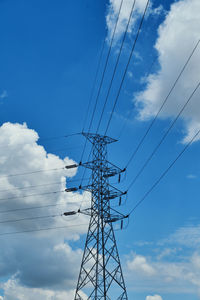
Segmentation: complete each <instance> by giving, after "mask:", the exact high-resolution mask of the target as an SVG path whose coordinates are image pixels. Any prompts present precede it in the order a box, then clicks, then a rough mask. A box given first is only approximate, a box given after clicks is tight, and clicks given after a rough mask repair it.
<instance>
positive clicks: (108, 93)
mask: <svg viewBox="0 0 200 300" xmlns="http://www.w3.org/2000/svg"><path fill="white" fill-rule="evenodd" d="M135 2H136V0H134V1H133V4H132V8H131V12H130V14H129V19H128V22H127V24H126V30H125V32H124V35H123V39H122V43H121V47H120V50H119V53H118V57H117V61H116V63H115V67H114V70H113V74H112V78H111V81H110V85H109V88H108V92H107V95H106V99H105V102H104V105H103V109H102V112H101V116H100V119H99V123H98V125H97V130H96V133H97V132H98V130H99V127H100V124H101V121H102V118H103V114H104V111H105V108H106V104H107V101H108V97H109V95H110V91H111V87H112V84H113V80H114V77H115V73H116V71H117V67H118V64H119V60H120V57H121V53H122V49H123V46H124V42H125V39H126V35H127V32H128V28H129V25H130V21H131V17H132V14H133V10H134V7H135Z"/></svg>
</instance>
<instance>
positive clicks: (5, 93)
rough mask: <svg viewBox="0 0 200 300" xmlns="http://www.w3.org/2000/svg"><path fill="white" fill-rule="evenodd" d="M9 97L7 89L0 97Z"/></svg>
mask: <svg viewBox="0 0 200 300" xmlns="http://www.w3.org/2000/svg"><path fill="white" fill-rule="evenodd" d="M7 97H8V92H7V91H6V90H4V91H3V92H2V93H1V94H0V99H4V98H7Z"/></svg>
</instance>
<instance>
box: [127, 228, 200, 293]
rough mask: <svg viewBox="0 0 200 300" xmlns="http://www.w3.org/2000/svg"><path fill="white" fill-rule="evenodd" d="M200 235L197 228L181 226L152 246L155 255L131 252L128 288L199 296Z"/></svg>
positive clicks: (128, 262)
mask: <svg viewBox="0 0 200 300" xmlns="http://www.w3.org/2000/svg"><path fill="white" fill-rule="evenodd" d="M199 232H200V230H199V226H198V225H197V226H190V228H188V227H182V228H180V229H178V230H176V231H175V232H174V233H173V234H171V235H170V236H169V237H168V238H166V239H165V240H162V241H160V242H158V243H157V244H155V245H154V246H153V245H152V249H151V250H152V255H148V257H147V256H145V255H140V254H133V253H130V255H129V258H128V259H127V269H126V276H127V279H128V285H130V286H132V287H133V289H134V290H137V291H138V290H140V291H141V290H143V291H147V292H148V293H153V292H155V291H157V292H158V293H177V294H193V295H196V296H197V297H200V294H199V291H200V252H199V238H200V234H199ZM172 245H173V246H172ZM191 246H192V247H193V248H192V249H191ZM163 247H164V248H163ZM149 297H153V296H149ZM188 298H189V297H188ZM147 299H148V298H147ZM149 299H151V298H149ZM152 299H154V298H152ZM198 299H199V298H198Z"/></svg>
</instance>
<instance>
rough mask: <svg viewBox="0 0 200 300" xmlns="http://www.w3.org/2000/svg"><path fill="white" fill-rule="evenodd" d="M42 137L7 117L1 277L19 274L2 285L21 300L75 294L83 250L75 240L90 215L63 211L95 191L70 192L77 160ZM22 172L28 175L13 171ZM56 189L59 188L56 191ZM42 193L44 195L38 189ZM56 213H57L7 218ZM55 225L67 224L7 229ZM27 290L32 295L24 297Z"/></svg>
mask: <svg viewBox="0 0 200 300" xmlns="http://www.w3.org/2000/svg"><path fill="white" fill-rule="evenodd" d="M38 138H39V137H38V134H37V133H36V132H35V131H34V130H31V129H29V128H28V127H27V125H26V124H12V123H5V124H3V125H2V126H1V127H0V145H1V147H0V240H1V247H0V277H1V278H11V277H12V278H13V276H14V279H13V280H11V279H9V280H8V282H6V283H5V284H4V285H3V287H1V288H3V290H4V291H5V296H4V297H3V300H11V299H16V297H15V296H14V295H15V291H17V293H18V294H19V295H18V294H17V295H18V298H17V299H19V300H21V299H25V298H26V299H32V298H34V297H33V296H32V295H35V298H37V299H52V297H53V299H58V300H59V299H61V298H62V299H63V298H65V299H72V298H73V297H72V296H69V295H72V294H70V293H72V290H73V289H74V287H75V284H76V281H77V277H78V271H79V267H80V260H81V257H82V250H81V249H73V248H72V247H71V246H70V241H71V240H77V239H79V237H80V235H81V234H83V233H86V231H87V223H88V217H86V216H84V215H80V216H75V217H70V218H68V219H66V217H62V216H61V214H62V213H63V212H64V211H68V210H78V208H79V206H80V202H82V205H83V207H86V206H87V205H88V203H89V200H90V195H89V193H83V194H80V193H66V192H64V189H65V187H66V186H68V182H69V180H70V178H71V177H73V176H74V175H75V174H76V171H77V170H76V169H69V170H67V169H65V166H66V165H69V164H72V163H75V162H74V161H73V160H72V159H70V158H68V157H65V158H64V159H60V158H59V157H58V156H56V155H54V154H51V153H47V152H46V150H45V149H44V147H43V146H41V145H39V144H38ZM52 169H54V170H52ZM38 170H44V172H37V171H38ZM49 170H50V171H49ZM31 172H33V173H32V174H26V173H31ZM34 172H36V173H34ZM21 173H24V174H26V175H18V176H13V175H16V174H21ZM54 183H56V184H54ZM35 186H37V187H35ZM55 191H57V192H58V193H53V192H55ZM60 191H62V192H60ZM51 192H52V193H51ZM40 193H41V194H43V195H40V196H39V195H37V194H40ZM30 195H32V196H30ZM47 205H48V207H44V208H40V209H39V208H37V209H30V210H25V208H30V207H40V206H47ZM21 209H23V210H21ZM12 210H14V211H12ZM54 215H56V217H52V218H45V219H37V220H24V221H16V222H9V223H4V222H5V221H7V220H18V219H23V218H34V217H40V216H54ZM54 227H63V229H60V230H47V231H36V232H32V233H26V234H18V235H3V234H4V233H8V232H11V233H12V232H21V231H29V230H40V229H41V228H42V229H43V228H44V229H45V228H54ZM43 290H44V291H43ZM55 291H56V292H55ZM63 291H65V292H63ZM63 293H64V294H63ZM67 293H69V294H68V296H66V297H65V295H67ZM23 294H25V295H28V296H26V297H25V298H23ZM31 297H32V298H31ZM67 297H68V298H67Z"/></svg>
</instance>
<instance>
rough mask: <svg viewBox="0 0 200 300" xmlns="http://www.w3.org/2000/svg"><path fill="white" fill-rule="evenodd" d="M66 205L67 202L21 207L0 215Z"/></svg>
mask: <svg viewBox="0 0 200 300" xmlns="http://www.w3.org/2000/svg"><path fill="white" fill-rule="evenodd" d="M66 204H69V202H67V203H60V204H48V205H41V206H32V207H22V208H15V209H8V210H0V214H4V213H10V212H17V211H24V210H32V209H40V208H48V207H56V206H64V205H66ZM70 204H71V203H70Z"/></svg>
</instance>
